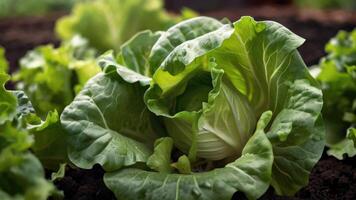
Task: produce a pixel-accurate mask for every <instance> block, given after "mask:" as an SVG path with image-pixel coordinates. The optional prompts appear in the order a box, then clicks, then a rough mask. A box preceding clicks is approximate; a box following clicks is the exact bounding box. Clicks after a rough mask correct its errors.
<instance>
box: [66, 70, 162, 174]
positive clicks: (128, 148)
mask: <svg viewBox="0 0 356 200" xmlns="http://www.w3.org/2000/svg"><path fill="white" fill-rule="evenodd" d="M144 91H145V87H143V86H141V85H140V84H139V83H127V82H125V81H124V80H123V79H122V78H121V77H120V76H118V74H117V73H116V72H115V71H114V72H110V73H107V74H102V73H101V74H98V75H97V76H95V77H94V78H93V79H91V80H90V81H89V82H88V83H87V85H86V86H85V87H84V89H83V90H82V91H81V92H80V93H79V94H78V96H77V97H76V98H75V99H74V101H73V102H72V103H71V104H70V105H69V106H68V107H67V108H66V109H65V110H64V112H63V114H62V116H61V122H62V125H63V127H64V129H65V130H66V131H67V132H68V133H69V134H68V142H69V152H68V153H69V159H70V160H71V161H72V162H73V163H74V164H75V165H77V166H78V167H81V168H85V169H88V168H91V167H92V166H93V165H94V164H96V163H99V164H101V165H102V166H103V167H104V169H105V170H106V171H113V170H116V169H119V168H121V167H123V166H129V165H133V164H135V163H136V162H146V161H147V158H148V156H149V155H150V154H151V150H150V148H149V147H150V146H151V145H152V144H153V142H154V140H155V138H156V137H157V134H158V133H159V129H158V128H157V126H158V125H157V121H156V119H155V117H154V116H153V114H152V113H150V112H149V111H148V110H147V109H146V107H145V105H144V102H143V100H142V96H143V92H144Z"/></svg>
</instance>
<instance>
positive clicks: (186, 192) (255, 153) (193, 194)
mask: <svg viewBox="0 0 356 200" xmlns="http://www.w3.org/2000/svg"><path fill="white" fill-rule="evenodd" d="M270 119H271V113H270V112H267V113H265V114H264V115H262V117H261V119H260V121H259V123H258V126H257V127H258V128H257V130H256V132H255V134H254V135H253V136H252V137H251V138H250V140H249V141H248V142H247V144H246V146H245V148H244V150H243V152H242V156H241V157H240V158H239V159H237V160H236V161H234V162H232V163H230V164H228V165H227V166H225V167H224V168H220V169H214V170H213V171H210V172H202V173H193V174H191V175H182V174H163V173H156V172H148V171H144V170H141V169H123V170H119V171H117V172H111V173H107V174H105V176H104V181H105V184H106V185H107V186H108V187H109V188H110V189H111V190H112V191H113V192H114V193H115V196H116V197H117V198H118V199H132V200H134V199H145V200H148V199H152V200H153V199H167V200H169V199H184V200H190V199H231V197H232V195H233V193H234V192H235V191H242V192H244V193H245V194H247V196H248V198H249V199H257V198H258V197H260V196H261V195H262V194H263V193H264V192H265V191H266V190H267V188H268V185H269V180H270V175H271V165H272V162H273V155H272V146H271V144H270V142H269V141H268V139H267V138H266V135H265V133H264V131H263V129H264V128H265V127H266V126H267V124H268V122H269V120H270Z"/></svg>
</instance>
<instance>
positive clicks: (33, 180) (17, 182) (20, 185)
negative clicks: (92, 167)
mask: <svg viewBox="0 0 356 200" xmlns="http://www.w3.org/2000/svg"><path fill="white" fill-rule="evenodd" d="M9 78H10V77H9V76H8V75H7V74H5V73H4V72H0V85H1V88H0V96H1V99H0V105H1V106H0V107H1V109H0V116H1V121H0V177H1V179H0V199H4V200H10V199H38V200H46V199H47V198H48V197H49V196H52V195H56V196H57V195H60V193H59V192H58V191H57V190H56V189H55V187H54V185H53V184H52V183H50V182H49V181H47V180H46V179H45V178H44V170H43V168H42V165H41V163H40V161H39V160H38V159H37V158H36V157H35V156H34V155H33V154H32V153H31V152H30V151H29V149H30V148H31V146H32V145H33V142H34V141H33V137H32V136H31V135H30V134H29V133H28V131H27V130H26V128H25V127H24V123H23V122H22V119H23V117H25V115H27V114H29V112H30V111H31V110H28V109H27V106H28V104H27V103H28V102H27V101H26V100H25V99H26V97H24V96H23V93H22V92H18V91H7V90H6V89H5V88H4V84H5V82H6V81H7V80H8V79H9ZM3 108H4V109H3Z"/></svg>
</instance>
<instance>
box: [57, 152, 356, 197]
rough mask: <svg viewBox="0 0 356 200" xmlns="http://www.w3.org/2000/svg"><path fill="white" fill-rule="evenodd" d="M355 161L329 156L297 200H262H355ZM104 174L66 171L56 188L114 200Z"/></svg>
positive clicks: (96, 169) (71, 194)
mask: <svg viewBox="0 0 356 200" xmlns="http://www.w3.org/2000/svg"><path fill="white" fill-rule="evenodd" d="M355 163H356V157H354V158H347V159H345V160H344V161H340V160H337V159H335V158H333V157H328V156H326V155H324V156H323V158H322V159H321V160H320V161H319V162H318V164H317V165H316V166H315V167H314V169H313V170H312V173H311V175H310V179H309V185H308V186H307V187H305V188H303V189H302V190H301V191H299V192H298V193H297V194H296V195H295V197H281V196H276V195H275V194H274V191H273V189H272V188H270V189H269V190H268V191H267V193H266V194H264V195H263V196H262V197H261V198H260V199H261V200H324V199H325V200H326V199H327V200H355V199H356V167H355V166H354V165H355ZM103 175H104V171H103V170H102V169H101V168H100V166H98V165H96V166H94V168H93V169H91V170H79V169H73V168H69V167H68V168H67V171H66V176H65V177H64V178H63V179H62V180H60V181H56V182H55V184H56V185H57V187H58V188H59V189H60V190H63V191H64V195H65V199H67V200H111V199H113V200H114V199H115V197H114V195H113V193H112V192H111V191H110V190H109V189H107V188H106V186H105V185H104V183H103ZM232 199H233V200H235V199H236V200H237V199H238V200H242V199H246V197H245V196H244V194H243V193H236V194H235V195H234V196H233V198H232Z"/></svg>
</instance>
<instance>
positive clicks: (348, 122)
mask: <svg viewBox="0 0 356 200" xmlns="http://www.w3.org/2000/svg"><path fill="white" fill-rule="evenodd" d="M325 50H326V52H327V53H328V55H327V56H325V57H324V58H322V59H321V61H320V64H319V67H320V68H315V69H313V70H320V72H319V73H318V75H317V80H318V81H320V83H321V86H322V90H323V94H324V102H325V104H324V108H323V114H324V119H325V121H326V122H327V123H326V143H327V146H328V147H329V148H330V149H329V150H328V152H327V153H328V154H329V155H332V156H335V157H336V158H338V159H343V156H344V155H345V154H346V155H347V156H349V157H352V156H355V155H356V128H355V127H356V30H354V31H352V32H345V31H340V32H339V33H338V34H337V35H336V36H335V37H334V38H332V39H331V40H330V41H329V42H328V43H327V44H326V47H325Z"/></svg>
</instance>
